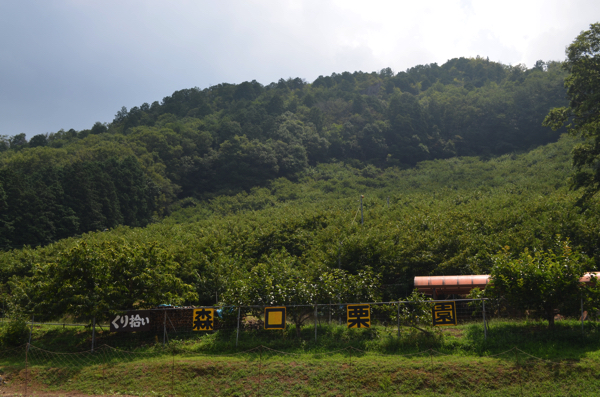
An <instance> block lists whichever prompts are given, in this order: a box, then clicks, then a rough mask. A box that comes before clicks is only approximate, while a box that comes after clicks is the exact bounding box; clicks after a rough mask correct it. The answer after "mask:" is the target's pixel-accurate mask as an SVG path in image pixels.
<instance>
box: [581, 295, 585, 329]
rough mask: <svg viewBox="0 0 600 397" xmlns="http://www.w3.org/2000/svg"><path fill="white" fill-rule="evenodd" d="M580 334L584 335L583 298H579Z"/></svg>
mask: <svg viewBox="0 0 600 397" xmlns="http://www.w3.org/2000/svg"><path fill="white" fill-rule="evenodd" d="M581 334H582V335H585V332H584V330H583V296H582V297H581Z"/></svg>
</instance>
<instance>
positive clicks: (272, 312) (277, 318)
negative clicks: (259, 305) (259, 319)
mask: <svg viewBox="0 0 600 397" xmlns="http://www.w3.org/2000/svg"><path fill="white" fill-rule="evenodd" d="M265 329H285V307H265Z"/></svg>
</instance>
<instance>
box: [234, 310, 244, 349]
mask: <svg viewBox="0 0 600 397" xmlns="http://www.w3.org/2000/svg"><path fill="white" fill-rule="evenodd" d="M241 309H242V307H241V306H238V320H237V334H236V335H235V347H236V348H237V347H238V339H240V314H241Z"/></svg>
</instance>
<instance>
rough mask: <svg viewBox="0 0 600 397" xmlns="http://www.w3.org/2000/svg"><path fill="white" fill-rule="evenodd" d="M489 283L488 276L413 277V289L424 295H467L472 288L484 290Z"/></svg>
mask: <svg viewBox="0 0 600 397" xmlns="http://www.w3.org/2000/svg"><path fill="white" fill-rule="evenodd" d="M489 281H490V275H489V274H474V275H468V276H425V277H415V288H416V289H417V290H418V291H419V292H422V293H425V294H433V290H434V288H435V291H436V293H438V294H446V295H448V294H468V293H469V291H471V290H472V289H473V288H481V289H484V288H485V286H486V285H487V284H488V282H489Z"/></svg>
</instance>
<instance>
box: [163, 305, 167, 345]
mask: <svg viewBox="0 0 600 397" xmlns="http://www.w3.org/2000/svg"><path fill="white" fill-rule="evenodd" d="M166 342H167V311H166V310H165V317H164V319H163V348H164V347H165V343H166Z"/></svg>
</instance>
